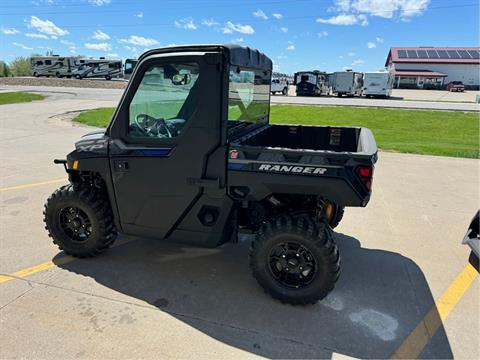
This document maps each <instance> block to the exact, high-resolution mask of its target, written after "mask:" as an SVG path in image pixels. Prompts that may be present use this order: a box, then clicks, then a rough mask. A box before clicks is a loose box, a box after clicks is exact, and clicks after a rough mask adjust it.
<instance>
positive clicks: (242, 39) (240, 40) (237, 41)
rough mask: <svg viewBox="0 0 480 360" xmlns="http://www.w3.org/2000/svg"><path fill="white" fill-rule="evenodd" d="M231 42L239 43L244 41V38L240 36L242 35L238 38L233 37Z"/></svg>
mask: <svg viewBox="0 0 480 360" xmlns="http://www.w3.org/2000/svg"><path fill="white" fill-rule="evenodd" d="M232 42H233V43H234V44H240V43H243V42H245V39H244V38H242V37H240V38H236V39H233V40H232Z"/></svg>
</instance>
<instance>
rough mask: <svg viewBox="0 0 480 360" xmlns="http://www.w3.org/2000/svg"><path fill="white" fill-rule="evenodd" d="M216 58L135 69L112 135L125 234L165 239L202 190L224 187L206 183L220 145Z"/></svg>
mask: <svg viewBox="0 0 480 360" xmlns="http://www.w3.org/2000/svg"><path fill="white" fill-rule="evenodd" d="M216 56H217V55H216V54H201V53H200V54H198V55H192V54H191V53H189V54H188V55H182V54H181V53H180V54H178V55H175V54H173V55H172V54H164V55H152V56H150V57H148V58H146V59H144V60H143V61H142V62H140V63H139V64H138V65H137V69H136V70H135V75H134V77H133V78H132V79H131V80H130V84H129V86H128V88H127V90H126V93H125V95H124V97H123V99H122V100H121V104H120V107H119V110H118V112H117V113H116V114H115V119H114V121H113V123H112V127H111V129H110V133H111V138H112V139H113V140H111V143H110V165H111V172H112V179H113V185H114V191H115V197H116V199H117V208H118V213H119V218H120V224H121V227H122V230H123V231H124V232H125V233H131V234H135V235H144V236H151V237H160V238H163V237H165V236H167V235H168V234H169V233H170V232H171V231H173V230H174V229H175V227H176V225H177V224H178V223H180V221H181V220H182V218H183V217H184V216H186V214H187V213H188V211H189V209H191V208H192V207H193V206H194V205H195V203H196V202H197V200H198V198H199V197H200V195H201V192H202V188H203V187H204V186H207V185H213V186H215V183H216V182H217V181H218V182H220V181H223V179H206V178H205V175H206V174H205V170H206V167H207V162H208V158H209V154H211V153H213V152H214V151H215V150H216V149H217V148H218V147H219V146H220V141H221V136H220V134H221V131H220V129H221V124H220V115H221V102H222V100H221V96H220V94H221V86H222V81H221V79H222V77H221V75H220V72H219V69H220V66H218V64H219V62H220V57H219V56H218V57H216ZM218 166H219V167H222V166H223V167H225V166H226V165H225V162H224V161H223V162H219V164H218ZM219 173H220V174H222V173H225V171H220V172H219Z"/></svg>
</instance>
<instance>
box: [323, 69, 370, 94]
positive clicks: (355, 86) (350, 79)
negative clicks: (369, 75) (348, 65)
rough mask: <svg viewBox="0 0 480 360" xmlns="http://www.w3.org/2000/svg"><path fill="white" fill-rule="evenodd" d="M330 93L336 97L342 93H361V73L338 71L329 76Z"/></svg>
mask: <svg viewBox="0 0 480 360" xmlns="http://www.w3.org/2000/svg"><path fill="white" fill-rule="evenodd" d="M329 79H330V86H331V87H332V93H333V94H336V95H337V96H338V97H341V96H342V95H347V96H354V95H358V96H361V95H362V88H363V74H362V73H359V72H355V71H338V72H334V73H333V74H332V75H330V77H329Z"/></svg>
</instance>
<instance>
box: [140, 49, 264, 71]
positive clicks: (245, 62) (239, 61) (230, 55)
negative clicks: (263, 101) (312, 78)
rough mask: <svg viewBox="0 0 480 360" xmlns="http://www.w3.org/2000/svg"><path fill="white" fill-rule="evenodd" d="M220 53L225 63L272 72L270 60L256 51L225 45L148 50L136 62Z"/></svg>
mask: <svg viewBox="0 0 480 360" xmlns="http://www.w3.org/2000/svg"><path fill="white" fill-rule="evenodd" d="M195 51H203V52H222V53H223V54H224V55H225V57H226V59H227V61H228V62H229V63H230V64H232V65H237V66H244V67H250V68H262V69H265V70H270V71H271V70H272V60H270V58H269V57H268V56H266V55H265V54H263V53H262V52H260V51H258V50H257V49H252V48H250V47H248V46H239V45H235V44H226V45H180V46H170V47H163V48H158V49H153V50H149V51H147V52H145V53H143V54H142V55H141V56H140V58H139V59H138V61H142V60H143V59H144V58H145V57H147V56H150V55H155V54H165V53H179V52H195Z"/></svg>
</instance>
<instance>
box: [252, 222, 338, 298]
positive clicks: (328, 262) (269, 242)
mask: <svg viewBox="0 0 480 360" xmlns="http://www.w3.org/2000/svg"><path fill="white" fill-rule="evenodd" d="M250 267H251V269H252V272H253V276H254V277H255V279H256V280H257V281H258V283H259V284H260V285H261V286H262V287H263V289H264V290H265V292H267V293H268V294H270V295H271V296H272V297H274V298H275V299H278V300H280V301H281V302H283V303H289V304H292V305H306V304H313V303H316V302H317V301H319V300H321V299H323V298H324V297H325V296H327V294H328V293H329V292H330V291H332V290H333V288H334V286H335V283H336V281H337V279H338V276H339V274H340V255H339V252H338V248H337V245H336V244H335V241H334V240H333V237H332V233H331V230H330V228H329V226H328V225H327V224H325V223H323V222H317V221H315V220H314V219H313V218H312V217H310V216H307V215H302V216H298V217H292V216H290V215H280V216H278V217H276V218H273V219H272V220H270V221H268V222H266V223H264V224H263V226H262V227H261V228H260V230H259V231H258V232H257V234H256V240H255V241H254V242H253V243H252V247H251V249H250Z"/></svg>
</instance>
